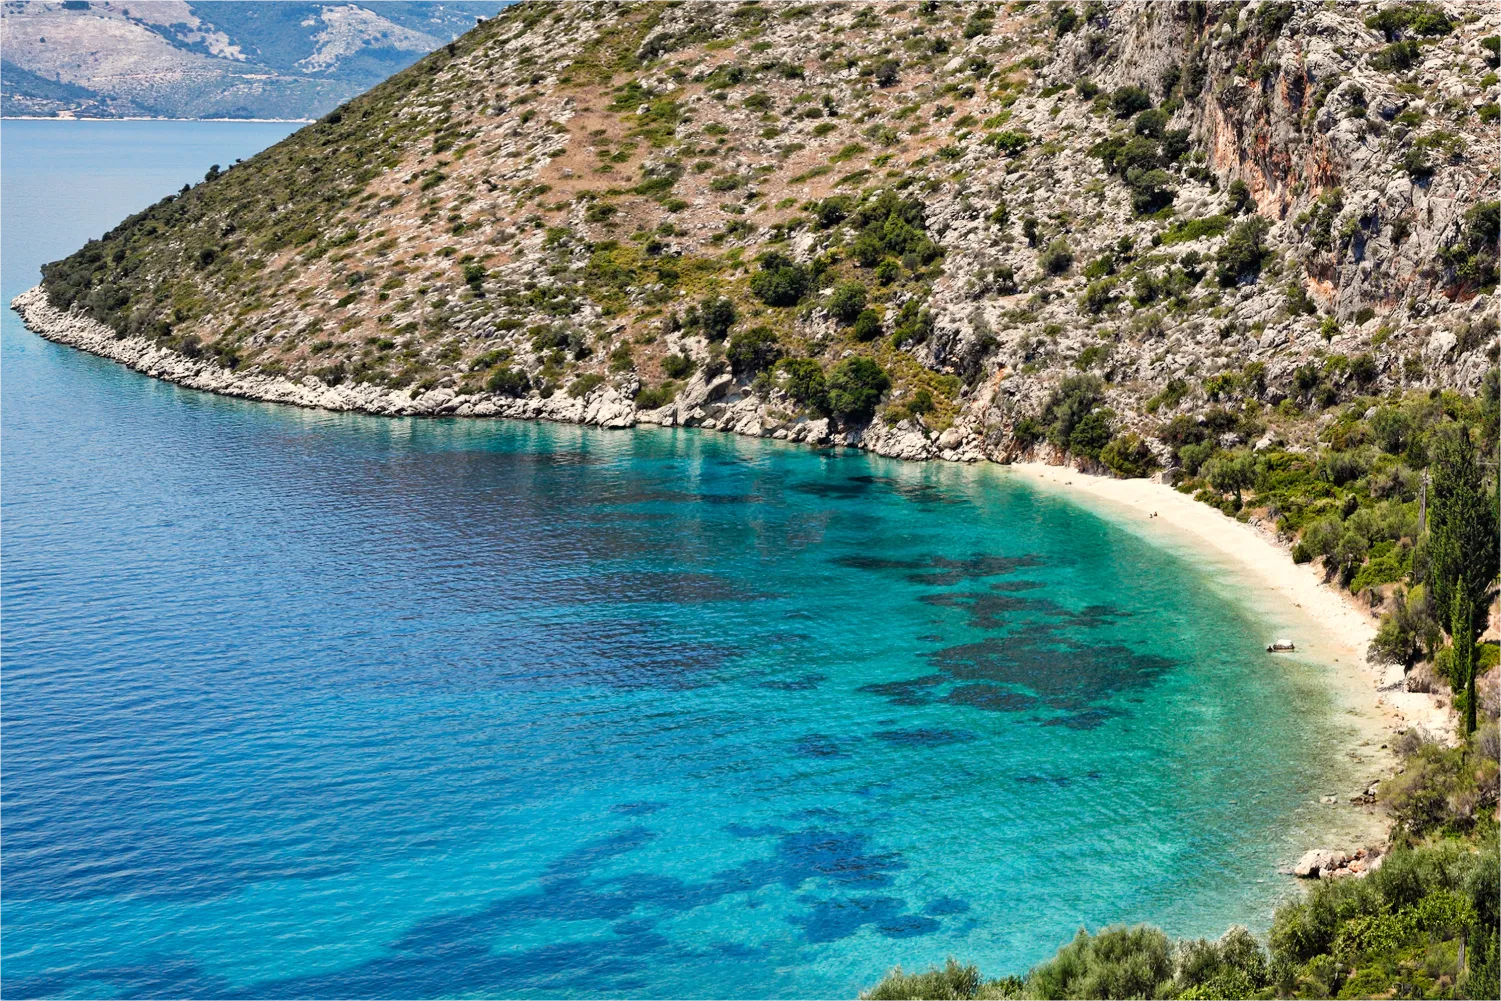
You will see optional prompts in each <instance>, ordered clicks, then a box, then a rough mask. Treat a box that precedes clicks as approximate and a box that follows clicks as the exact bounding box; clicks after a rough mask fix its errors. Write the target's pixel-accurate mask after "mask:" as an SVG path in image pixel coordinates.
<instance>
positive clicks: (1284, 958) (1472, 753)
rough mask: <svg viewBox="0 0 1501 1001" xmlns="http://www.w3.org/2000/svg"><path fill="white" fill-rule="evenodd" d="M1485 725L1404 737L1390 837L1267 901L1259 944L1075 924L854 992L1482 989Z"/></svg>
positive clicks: (1493, 989) (1493, 899)
mask: <svg viewBox="0 0 1501 1001" xmlns="http://www.w3.org/2000/svg"><path fill="white" fill-rule="evenodd" d="M1497 746H1498V739H1497V731H1496V726H1495V724H1494V723H1490V724H1488V725H1486V726H1483V727H1481V728H1480V730H1479V731H1477V733H1476V734H1475V735H1474V736H1473V737H1472V738H1471V739H1470V740H1469V741H1467V742H1466V743H1465V744H1464V745H1463V746H1461V747H1457V748H1448V747H1443V746H1441V745H1438V744H1433V743H1428V742H1424V741H1423V740H1421V739H1420V738H1418V737H1417V736H1415V735H1414V736H1409V737H1407V742H1406V744H1405V745H1404V746H1401V747H1399V748H1398V752H1399V753H1400V754H1402V755H1403V757H1404V759H1405V761H1406V766H1407V767H1406V771H1405V772H1404V774H1403V776H1402V777H1401V779H1399V781H1398V783H1397V788H1396V789H1395V790H1394V791H1393V793H1392V795H1391V806H1392V808H1393V812H1394V814H1395V815H1396V816H1397V818H1398V826H1397V828H1396V829H1395V831H1394V840H1395V844H1394V847H1393V850H1392V851H1391V852H1390V853H1389V854H1387V855H1386V856H1385V857H1384V859H1383V864H1382V866H1381V867H1380V868H1379V869H1377V870H1376V871H1375V872H1372V873H1371V874H1370V875H1368V876H1366V877H1364V878H1358V879H1357V878H1347V879H1339V880H1330V881H1325V882H1321V883H1319V884H1318V885H1316V886H1314V887H1313V889H1312V890H1311V891H1310V893H1309V894H1308V896H1307V897H1306V898H1305V899H1303V900H1299V901H1296V902H1293V903H1289V904H1285V905H1283V906H1282V907H1280V908H1278V910H1277V913H1276V916H1275V918H1274V919H1273V921H1272V928H1271V932H1270V933H1269V935H1268V942H1267V945H1266V946H1265V947H1264V946H1263V945H1262V943H1261V942H1259V941H1257V939H1256V938H1255V937H1254V936H1253V935H1251V933H1250V932H1248V931H1246V930H1245V929H1244V928H1239V927H1235V928H1231V929H1230V930H1229V931H1227V932H1226V933H1225V934H1224V935H1223V936H1222V937H1221V938H1220V939H1219V940H1218V941H1217V942H1210V941H1207V940H1205V939H1183V940H1179V941H1177V942H1174V941H1172V940H1171V939H1169V938H1168V937H1167V935H1166V934H1164V933H1163V932H1162V931H1160V930H1158V929H1156V928H1152V927H1148V926H1140V927H1136V928H1126V927H1111V928H1105V929H1103V930H1101V931H1100V932H1098V933H1097V934H1094V935H1091V934H1090V933H1089V932H1087V931H1084V930H1082V929H1081V930H1080V931H1079V933H1078V935H1077V936H1076V937H1075V938H1074V940H1073V941H1072V942H1070V943H1068V944H1067V945H1065V946H1063V948H1061V949H1059V950H1058V953H1057V954H1056V955H1055V956H1054V957H1053V958H1052V959H1050V960H1048V961H1047V962H1044V963H1042V964H1040V965H1038V966H1036V967H1033V969H1032V970H1031V971H1030V972H1029V973H1027V974H1026V976H1024V977H1022V976H1009V977H1002V978H999V979H995V980H985V979H983V978H982V977H981V976H980V973H979V970H978V969H976V968H975V967H974V966H972V965H971V966H963V965H960V964H959V963H957V962H955V961H954V960H953V959H950V960H949V961H948V963H947V964H946V965H945V967H944V968H943V969H937V968H933V969H929V970H928V971H927V972H925V973H905V972H903V971H902V969H901V968H900V967H898V968H896V969H895V970H893V971H892V972H891V973H890V974H889V975H888V976H887V977H886V978H885V979H884V980H882V981H881V982H880V983H879V984H877V985H876V986H874V987H873V988H871V989H870V990H869V991H866V992H865V993H863V994H861V997H862V998H871V999H891V998H1494V997H1497V996H1498V991H1501V984H1498V980H1497V970H1498V949H1501V938H1498V932H1497V907H1498V894H1501V885H1498V859H1497V827H1496V813H1495V808H1496V776H1497V764H1496V758H1497Z"/></svg>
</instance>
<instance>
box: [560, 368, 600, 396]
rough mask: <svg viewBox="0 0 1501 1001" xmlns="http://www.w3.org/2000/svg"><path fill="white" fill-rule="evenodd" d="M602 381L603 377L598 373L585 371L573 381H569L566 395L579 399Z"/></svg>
mask: <svg viewBox="0 0 1501 1001" xmlns="http://www.w3.org/2000/svg"><path fill="white" fill-rule="evenodd" d="M604 381H605V377H604V376H602V375H600V374H599V373H598V372H587V373H585V374H584V375H581V376H579V377H578V378H577V379H574V380H573V382H571V383H569V385H568V395H569V396H571V397H573V398H574V399H576V400H577V399H581V398H583V397H585V396H588V395H589V394H590V393H592V392H593V391H594V390H595V389H598V388H599V386H600V385H601V384H603V383H604Z"/></svg>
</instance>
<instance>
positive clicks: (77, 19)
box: [0, 0, 503, 118]
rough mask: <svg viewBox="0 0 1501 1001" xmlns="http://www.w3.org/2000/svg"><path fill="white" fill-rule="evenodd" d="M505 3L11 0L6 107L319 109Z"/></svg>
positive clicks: (101, 111) (5, 34)
mask: <svg viewBox="0 0 1501 1001" xmlns="http://www.w3.org/2000/svg"><path fill="white" fill-rule="evenodd" d="M501 6H503V4H502V2H501V0H485V2H479V3H476V2H461V3H407V2H384V0H383V2H375V3H264V2H250V0H236V2H222V0H221V2H211V3H193V2H187V3H184V2H166V0H145V2H137V3H129V2H127V3H93V2H88V0H67V2H64V3H17V2H12V3H6V4H4V6H3V9H0V53H3V55H4V61H3V64H0V114H4V115H5V116H6V117H16V116H22V115H33V116H35V115H43V116H50V115H76V116H80V117H94V118H118V117H133V116H155V117H166V118H316V117H318V116H319V115H322V114H324V113H326V112H327V111H328V110H329V109H331V108H334V107H336V106H337V105H339V104H340V103H342V102H344V101H347V100H348V99H349V98H351V97H353V96H355V95H356V94H359V93H361V92H362V91H364V90H367V89H368V88H370V87H372V86H374V85H375V84H376V83H379V82H380V81H381V80H383V79H385V78H386V77H388V76H390V75H391V74H392V73H395V72H397V71H399V70H401V69H403V68H405V67H406V66H408V65H410V64H411V63H412V62H414V61H415V60H416V59H418V58H419V57H420V56H422V55H423V54H424V53H427V52H431V51H432V50H433V49H436V48H438V47H439V46H440V45H444V44H446V43H447V42H450V41H452V40H453V39H454V38H456V37H458V36H459V35H461V34H463V33H464V32H465V31H467V30H469V29H470V28H472V27H474V25H475V21H476V18H478V17H489V16H493V15H494V14H495V13H496V12H497V11H498V9H499V8H500V7H501Z"/></svg>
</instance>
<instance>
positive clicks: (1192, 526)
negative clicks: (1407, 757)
mask: <svg viewBox="0 0 1501 1001" xmlns="http://www.w3.org/2000/svg"><path fill="white" fill-rule="evenodd" d="M1008 468H1009V469H1010V470H1011V471H1012V472H1013V473H1015V474H1016V475H1018V476H1024V477H1026V478H1028V479H1029V480H1032V481H1034V482H1036V483H1039V484H1042V485H1044V486H1049V487H1053V488H1056V489H1058V490H1061V491H1064V492H1066V493H1067V494H1068V495H1069V496H1070V497H1071V498H1074V499H1081V498H1082V499H1087V500H1090V501H1097V502H1101V503H1102V504H1103V506H1105V507H1107V508H1109V509H1110V513H1112V514H1114V515H1116V516H1117V517H1116V519H1115V520H1117V521H1119V522H1120V523H1121V524H1123V525H1124V526H1125V527H1127V528H1132V529H1136V530H1138V531H1141V532H1143V534H1151V533H1152V532H1156V531H1160V532H1163V533H1178V534H1179V535H1180V536H1181V537H1186V539H1187V540H1188V541H1191V542H1192V543H1193V544H1194V545H1195V546H1207V547H1209V548H1210V549H1211V550H1213V551H1215V552H1216V553H1218V554H1219V555H1220V556H1222V557H1224V558H1225V559H1227V560H1229V561H1231V562H1232V563H1234V564H1235V565H1236V566H1237V567H1239V568H1240V569H1241V570H1242V571H1244V573H1245V574H1246V575H1247V578H1248V579H1247V580H1246V583H1247V584H1248V585H1250V586H1252V587H1256V588H1257V589H1259V590H1262V591H1265V592H1269V593H1272V594H1275V595H1277V596H1278V597H1280V598H1282V599H1284V600H1286V601H1287V602H1289V603H1291V604H1292V605H1294V606H1295V607H1297V608H1299V609H1301V611H1302V613H1303V615H1304V616H1305V617H1306V618H1308V619H1311V620H1312V621H1313V623H1314V624H1315V625H1316V626H1317V627H1318V628H1319V629H1321V630H1323V633H1324V635H1323V636H1321V637H1320V639H1321V640H1322V641H1323V642H1322V643H1321V646H1327V647H1328V648H1329V649H1331V650H1332V651H1334V653H1335V655H1336V658H1335V659H1336V660H1337V661H1338V663H1339V664H1340V665H1342V666H1344V665H1349V667H1350V670H1352V671H1357V672H1359V674H1360V676H1361V677H1362V678H1363V679H1365V682H1366V683H1367V684H1368V685H1369V686H1370V687H1371V689H1372V690H1373V694H1374V695H1375V700H1376V703H1377V704H1378V706H1379V707H1380V709H1381V710H1382V711H1383V712H1384V713H1385V714H1387V715H1388V716H1389V717H1390V718H1389V723H1390V725H1391V726H1392V727H1394V728H1398V727H1403V726H1421V727H1422V728H1423V729H1425V730H1427V731H1428V732H1429V733H1431V734H1433V735H1434V736H1437V737H1442V738H1451V737H1452V735H1453V732H1454V718H1453V713H1452V711H1451V710H1450V709H1449V708H1447V707H1441V706H1440V705H1438V702H1439V700H1438V699H1436V698H1435V697H1434V696H1432V695H1427V694H1423V693H1419V692H1407V691H1403V690H1402V686H1401V680H1402V668H1401V665H1393V666H1383V665H1375V664H1371V663H1369V662H1368V661H1367V660H1366V655H1365V654H1366V649H1367V647H1369V645H1370V643H1371V640H1372V639H1374V638H1375V636H1376V628H1377V626H1378V625H1379V621H1378V619H1377V618H1376V617H1375V616H1373V615H1372V614H1371V613H1370V611H1369V610H1368V609H1364V608H1362V607H1361V606H1360V605H1358V604H1357V603H1356V602H1355V600H1354V598H1353V597H1352V596H1351V595H1350V594H1349V593H1348V592H1345V591H1342V590H1336V589H1335V588H1332V587H1330V586H1329V585H1327V584H1325V583H1324V582H1323V578H1322V575H1321V574H1320V573H1319V572H1318V571H1317V570H1316V569H1315V568H1314V567H1312V566H1310V565H1306V564H1305V565H1303V566H1299V565H1298V564H1296V563H1294V562H1293V560H1292V556H1291V554H1290V553H1289V552H1288V550H1287V548H1286V547H1285V546H1283V545H1281V544H1280V543H1279V542H1277V541H1276V539H1275V538H1274V537H1273V535H1272V534H1271V533H1270V532H1269V531H1267V530H1265V529H1262V528H1259V527H1258V526H1255V525H1250V524H1246V523H1244V522H1240V521H1236V520H1235V519H1234V518H1229V517H1226V516H1225V515H1224V514H1222V513H1221V512H1219V511H1217V510H1215V509H1214V508H1211V507H1210V506H1209V505H1207V504H1203V503H1200V502H1198V501H1196V500H1194V499H1193V498H1192V497H1190V496H1188V495H1187V494H1182V493H1179V492H1178V491H1177V490H1174V489H1173V488H1172V487H1170V486H1168V485H1166V484H1164V483H1158V482H1155V481H1152V480H1141V479H1137V480H1118V479H1115V478H1114V477H1109V476H1093V475H1090V474H1088V473H1081V472H1079V471H1078V470H1076V469H1071V468H1069V467H1067V466H1049V465H1044V464H1042V463H1036V462H1019V463H1014V464H1012V465H1011V466H1010V467H1008Z"/></svg>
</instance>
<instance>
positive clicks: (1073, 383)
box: [1038, 375, 1109, 449]
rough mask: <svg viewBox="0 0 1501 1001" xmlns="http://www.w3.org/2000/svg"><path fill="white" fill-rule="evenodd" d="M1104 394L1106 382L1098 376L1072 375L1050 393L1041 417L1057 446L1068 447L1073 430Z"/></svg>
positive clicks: (1044, 427) (1043, 424) (1046, 430)
mask: <svg viewBox="0 0 1501 1001" xmlns="http://www.w3.org/2000/svg"><path fill="white" fill-rule="evenodd" d="M1104 397H1105V384H1104V382H1102V381H1101V380H1100V378H1099V376H1095V375H1071V376H1068V377H1067V378H1065V379H1063V380H1062V381H1061V382H1059V383H1058V386H1057V388H1056V389H1054V390H1053V391H1052V393H1050V394H1049V395H1048V398H1047V401H1046V402H1045V403H1044V404H1043V407H1042V413H1041V414H1040V415H1039V416H1038V424H1039V425H1040V426H1041V427H1042V428H1043V434H1044V435H1046V437H1047V439H1048V441H1050V442H1051V443H1052V444H1053V445H1054V446H1056V447H1058V448H1064V449H1066V448H1069V447H1070V445H1071V443H1072V441H1073V437H1074V431H1075V430H1076V429H1077V428H1078V426H1079V424H1080V423H1081V422H1082V421H1083V420H1084V418H1085V417H1087V416H1089V414H1090V413H1091V412H1092V411H1093V410H1094V409H1095V408H1096V407H1097V406H1098V405H1099V404H1100V402H1101V401H1102V400H1103V399H1104ZM1108 440H1109V438H1108V436H1107V438H1106V441H1108ZM1101 444H1102V447H1103V443H1101Z"/></svg>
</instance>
